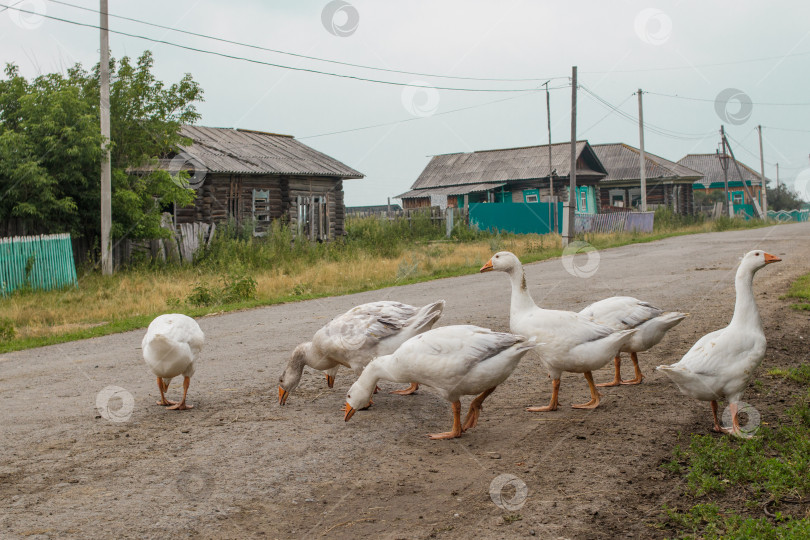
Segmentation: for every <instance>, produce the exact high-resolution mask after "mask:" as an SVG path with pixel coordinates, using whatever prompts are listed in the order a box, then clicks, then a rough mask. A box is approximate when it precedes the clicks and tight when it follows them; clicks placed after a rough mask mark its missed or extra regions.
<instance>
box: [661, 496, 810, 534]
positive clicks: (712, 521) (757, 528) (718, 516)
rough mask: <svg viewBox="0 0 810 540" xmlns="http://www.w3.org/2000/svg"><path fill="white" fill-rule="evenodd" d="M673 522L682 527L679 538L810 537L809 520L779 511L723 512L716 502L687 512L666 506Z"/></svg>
mask: <svg viewBox="0 0 810 540" xmlns="http://www.w3.org/2000/svg"><path fill="white" fill-rule="evenodd" d="M666 511H667V515H668V517H669V520H670V523H671V524H672V525H675V526H677V527H678V528H679V529H680V530H681V534H680V535H679V536H677V538H706V539H740V540H748V539H754V538H759V539H767V540H771V539H773V540H778V539H796V540H800V539H802V540H805V539H807V538H810V520H807V519H789V518H784V517H783V516H780V515H779V513H777V514H776V516H777V517H776V518H774V519H773V520H771V519H768V518H767V517H761V518H751V517H748V518H744V517H742V516H740V515H738V514H735V513H734V512H724V511H722V510H721V509H720V507H719V506H717V505H716V504H712V503H708V504H696V505H695V506H693V507H692V508H690V509H689V510H688V511H687V512H679V511H677V510H673V509H670V508H667V509H666Z"/></svg>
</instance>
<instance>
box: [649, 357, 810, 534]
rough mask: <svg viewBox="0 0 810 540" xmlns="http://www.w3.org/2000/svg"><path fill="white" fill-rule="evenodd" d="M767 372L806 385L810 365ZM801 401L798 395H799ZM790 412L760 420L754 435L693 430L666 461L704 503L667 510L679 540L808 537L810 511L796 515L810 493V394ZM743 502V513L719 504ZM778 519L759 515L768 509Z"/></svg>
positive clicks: (689, 493) (809, 380)
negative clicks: (766, 422) (763, 422)
mask: <svg viewBox="0 0 810 540" xmlns="http://www.w3.org/2000/svg"><path fill="white" fill-rule="evenodd" d="M769 375H772V376H779V377H784V378H785V379H788V380H790V381H792V382H794V383H797V384H798V385H801V387H802V389H803V390H807V388H808V385H810V365H807V364H804V365H801V366H798V367H794V368H790V369H786V370H782V369H773V370H771V371H770V372H769ZM794 398H795V397H794ZM795 399H797V403H796V404H795V405H794V406H792V407H790V408H789V409H788V410H787V411H786V417H785V418H784V419H782V420H780V421H778V422H776V423H774V425H762V426H761V427H760V429H759V430H758V432H757V433H756V435H755V436H753V437H752V438H750V439H737V438H733V437H728V436H717V435H693V436H692V437H691V439H690V441H689V445H688V446H687V447H686V448H681V447H680V446H678V447H676V448H675V450H674V451H673V459H672V460H671V461H670V462H668V463H665V464H664V465H662V466H663V467H664V468H665V469H667V470H669V471H671V472H673V473H676V474H678V475H680V476H682V477H683V479H684V480H685V483H686V495H687V496H690V497H693V498H694V499H695V500H698V501H700V502H698V503H697V504H695V505H693V506H692V507H691V508H688V509H686V510H678V509H673V508H666V507H665V508H664V510H665V511H666V514H667V522H666V526H668V527H670V528H674V529H676V530H677V532H678V535H679V536H678V537H681V538H774V539H776V538H810V516H808V515H804V516H802V515H798V516H793V515H790V513H789V512H788V511H787V509H788V508H801V506H796V504H795V503H800V504H801V503H805V502H806V501H807V500H808V496H810V406H808V405H809V404H810V393H807V394H805V393H804V392H802V393H800V394H799V395H798V398H795ZM740 498H741V499H742V500H744V502H745V509H746V510H745V513H750V514H751V515H747V516H745V515H739V513H737V512H736V511H735V510H734V509H729V508H724V507H723V504H722V503H721V502H719V501H726V502H727V501H729V500H731V501H734V500H738V501H739V500H740ZM766 506H767V508H768V512H769V513H770V514H771V515H772V516H773V517H761V516H762V515H763V513H764V511H763V508H764V507H766Z"/></svg>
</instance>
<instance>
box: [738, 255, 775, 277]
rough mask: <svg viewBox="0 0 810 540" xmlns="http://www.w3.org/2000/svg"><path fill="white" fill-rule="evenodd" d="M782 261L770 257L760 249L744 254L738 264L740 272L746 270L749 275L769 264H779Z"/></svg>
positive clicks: (773, 256) (772, 256)
mask: <svg viewBox="0 0 810 540" xmlns="http://www.w3.org/2000/svg"><path fill="white" fill-rule="evenodd" d="M781 260H782V259H780V258H779V257H777V256H776V255H771V254H770V253H767V252H765V251H763V250H761V249H755V250H753V251H749V252H748V253H746V254H745V255H744V256H743V258H742V262H741V263H740V270H748V271H749V272H751V273H754V272H756V271H757V270H759V269H760V268H763V267H765V266H766V265H769V264H771V263H775V262H779V261H781Z"/></svg>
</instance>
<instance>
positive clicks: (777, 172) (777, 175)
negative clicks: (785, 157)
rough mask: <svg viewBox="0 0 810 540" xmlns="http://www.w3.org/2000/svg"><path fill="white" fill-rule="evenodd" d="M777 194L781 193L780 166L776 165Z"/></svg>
mask: <svg viewBox="0 0 810 540" xmlns="http://www.w3.org/2000/svg"><path fill="white" fill-rule="evenodd" d="M776 192H777V193H779V164H778V163H777V164H776Z"/></svg>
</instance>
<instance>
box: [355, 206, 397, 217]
mask: <svg viewBox="0 0 810 540" xmlns="http://www.w3.org/2000/svg"><path fill="white" fill-rule="evenodd" d="M399 210H402V207H401V206H400V205H398V204H374V205H371V206H347V207H346V215H347V216H360V217H362V216H376V215H379V214H384V213H385V212H388V211H391V212H398V211H399Z"/></svg>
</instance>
